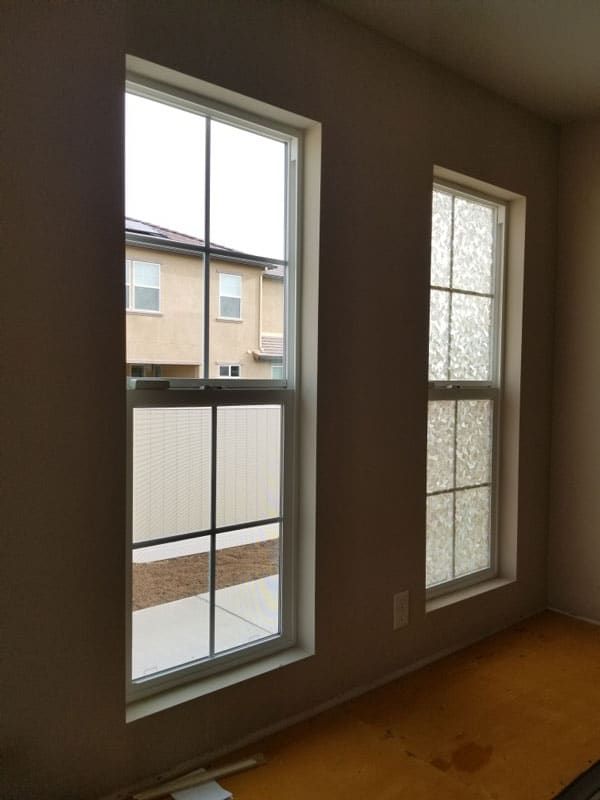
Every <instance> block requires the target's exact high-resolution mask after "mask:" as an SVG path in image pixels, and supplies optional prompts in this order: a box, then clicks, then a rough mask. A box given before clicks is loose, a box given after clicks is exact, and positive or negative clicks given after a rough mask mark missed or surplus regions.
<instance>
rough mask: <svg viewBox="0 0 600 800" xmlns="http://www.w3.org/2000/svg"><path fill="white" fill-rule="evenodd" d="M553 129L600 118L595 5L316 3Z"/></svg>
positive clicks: (503, 0) (446, 0) (508, 0)
mask: <svg viewBox="0 0 600 800" xmlns="http://www.w3.org/2000/svg"><path fill="white" fill-rule="evenodd" d="M321 1H322V2H324V3H325V4H326V5H329V6H332V7H334V8H337V9H338V10H340V11H343V12H344V13H345V14H347V15H348V16H350V17H353V18H354V19H356V20H358V21H359V22H361V23H363V24H365V25H367V26H369V27H370V28H374V29H375V30H377V31H380V32H381V33H384V34H386V35H387V36H389V37H391V38H393V39H396V40H397V41H398V42H401V43H402V44H404V45H405V46H407V47H409V48H411V49H412V50H414V51H416V52H417V53H420V54H421V55H423V56H425V57H427V58H429V59H431V60H432V61H437V62H438V63H439V64H443V65H444V66H445V67H448V68H449V69H452V70H454V71H455V72H457V73H459V74H461V75H463V76H464V77H466V78H468V79H470V80H472V81H474V82H475V83H478V84H480V85H481V86H485V87H487V88H488V89H492V90H493V91H495V92H498V94H501V95H503V96H504V97H507V98H508V99H510V100H513V101H514V102H517V103H519V104H521V105H523V106H525V107H526V108H529V109H530V110H532V111H534V112H536V113H538V114H540V115H542V116H544V117H547V118H549V119H551V120H554V121H557V122H563V121H567V120H571V119H579V118H586V117H596V116H600V0H321Z"/></svg>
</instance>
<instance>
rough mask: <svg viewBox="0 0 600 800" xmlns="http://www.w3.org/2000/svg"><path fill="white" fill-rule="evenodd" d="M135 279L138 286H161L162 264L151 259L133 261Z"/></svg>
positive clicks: (156, 287)
mask: <svg viewBox="0 0 600 800" xmlns="http://www.w3.org/2000/svg"><path fill="white" fill-rule="evenodd" d="M133 276H134V277H133V281H134V283H136V284H137V285H138V286H152V287H154V288H155V289H158V287H159V276H160V265H159V264H152V263H150V262H149V261H134V262H133Z"/></svg>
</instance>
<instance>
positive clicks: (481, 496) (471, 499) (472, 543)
mask: <svg viewBox="0 0 600 800" xmlns="http://www.w3.org/2000/svg"><path fill="white" fill-rule="evenodd" d="M490 495H491V493H490V487H489V486H483V487H481V488H478V489H465V490H464V491H459V492H456V522H455V525H456V530H455V540H456V541H455V555H454V559H455V573H456V576H457V577H460V576H461V575H467V574H469V573H471V572H477V571H479V570H482V569H485V568H486V567H489V565H490V500H491V496H490Z"/></svg>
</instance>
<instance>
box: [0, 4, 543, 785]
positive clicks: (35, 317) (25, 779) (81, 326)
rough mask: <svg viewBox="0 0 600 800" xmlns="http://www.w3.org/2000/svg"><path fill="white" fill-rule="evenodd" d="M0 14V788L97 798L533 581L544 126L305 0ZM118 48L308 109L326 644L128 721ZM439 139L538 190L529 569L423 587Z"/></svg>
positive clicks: (386, 664)
mask: <svg viewBox="0 0 600 800" xmlns="http://www.w3.org/2000/svg"><path fill="white" fill-rule="evenodd" d="M3 33H4V34H5V38H6V41H5V43H3V44H4V46H3V59H4V70H3V75H5V76H7V78H8V80H7V81H6V83H5V90H6V97H5V102H4V123H5V131H4V136H3V146H6V148H7V153H6V154H5V155H4V157H3V158H2V159H1V161H0V163H2V165H3V170H4V171H5V175H6V182H5V188H4V190H3V195H4V196H5V197H8V198H9V199H10V203H8V204H5V206H6V205H7V206H8V208H5V209H4V213H3V216H4V220H3V223H4V229H3V242H4V246H5V250H6V251H7V254H6V255H5V259H4V263H5V264H7V265H8V276H9V277H8V280H6V281H5V282H4V283H3V291H2V302H3V304H4V306H5V308H3V310H2V314H1V315H0V318H1V319H2V321H3V323H4V327H5V331H4V333H3V337H2V339H3V345H4V350H3V356H2V358H3V378H4V388H3V391H2V393H1V397H2V402H3V403H4V407H3V411H2V414H1V416H0V419H2V421H3V423H4V425H5V431H4V432H3V433H2V436H1V438H0V441H2V443H3V449H4V452H3V458H4V463H5V464H6V465H7V469H6V471H5V473H4V475H3V478H2V483H3V490H4V496H3V516H2V526H3V532H4V537H3V538H4V544H3V547H4V551H3V559H2V561H3V564H4V565H5V570H6V575H4V577H3V579H2V581H1V585H2V588H3V591H4V592H5V593H6V595H7V598H8V602H7V603H6V612H5V619H4V631H3V640H4V641H5V642H6V643H7V645H8V648H7V649H8V658H7V659H6V661H7V667H8V669H7V675H6V677H5V680H4V687H3V690H4V692H5V694H6V696H5V698H4V700H3V714H2V725H3V731H4V733H3V739H4V741H3V747H4V748H5V749H6V752H7V757H6V758H5V765H4V774H3V777H2V779H1V780H2V782H3V787H2V794H3V796H4V797H8V798H10V797H15V796H17V797H28V798H31V797H44V798H61V800H67V799H68V798H78V800H85V798H92V797H97V796H98V795H101V794H102V793H103V792H105V791H108V790H109V789H111V788H113V787H115V786H117V785H121V784H126V783H128V782H130V781H132V780H134V779H136V778H139V777H141V776H143V775H147V774H151V773H155V772H156V771H158V770H160V769H162V768H163V767H166V766H168V765H171V764H173V763H175V762H177V761H180V760H183V759H186V758H190V757H194V756H198V755H199V754H201V753H203V752H207V751H209V750H212V749H214V748H218V747H222V746H225V745H227V744H230V743H232V742H233V741H235V740H236V739H238V738H240V737H243V736H246V735H248V734H250V733H251V732H253V731H256V730H257V729H259V728H261V727H262V726H265V725H268V724H272V723H276V722H277V721H279V720H282V719H284V718H286V717H288V716H289V715H291V714H295V713H298V712H301V711H303V710H306V709H310V708H311V707H313V706H314V705H315V704H317V703H320V702H323V701H325V700H327V699H330V698H333V697H335V696H336V695H338V694H339V693H340V692H343V691H346V690H348V689H350V688H352V687H356V686H360V685H362V684H364V683H365V682H368V681H372V680H375V679H377V678H380V677H382V676H384V675H386V674H388V673H389V672H391V671H393V670H397V669H399V668H400V667H402V666H403V665H407V664H411V663H413V662H414V661H415V660H416V659H419V658H423V657H425V656H429V655H432V654H434V653H437V652H439V651H440V650H442V649H443V648H446V647H451V646H456V645H459V644H461V643H463V642H465V641H466V640H468V639H471V638H473V637H479V636H483V635H484V634H486V633H488V632H489V631H492V630H494V629H495V628H498V627H501V626H504V625H507V624H509V623H511V622H513V621H514V620H516V619H519V618H520V617H523V616H526V615H528V614H531V613H532V612H534V611H536V610H537V609H539V608H541V607H543V606H544V605H545V604H546V561H545V555H546V528H547V504H548V468H549V431H550V389H551V351H552V319H553V263H554V244H555V243H554V236H555V231H556V216H555V193H556V178H557V172H556V165H557V152H558V141H557V132H556V130H555V129H554V128H553V127H552V126H550V125H548V124H546V123H544V122H541V121H539V120H538V119H536V118H535V117H533V116H531V115H529V114H527V113H525V112H524V111H522V110H520V109H519V108H517V107H515V106H513V105H511V104H510V103H507V102H504V101H502V100H500V99H499V98H498V97H496V96H494V95H491V94H489V93H487V92H485V91H483V90H481V89H479V88H477V87H475V86H473V85H470V84H469V83H467V82H464V81H462V80H460V79H458V78H457V77H455V76H453V75H451V74H449V73H447V72H444V71H443V70H442V69H438V68H436V67H433V66H431V65H429V64H428V63H426V62H425V61H422V60H420V59H418V58H417V57H415V56H414V55H413V54H411V53H409V52H408V51H405V50H403V49H401V48H399V47H395V46H394V45H393V44H392V43H391V42H390V41H389V40H387V39H384V38H382V37H379V36H377V35H376V34H374V33H372V32H370V31H368V30H366V29H362V28H360V27H359V26H357V25H355V24H354V23H352V22H350V21H349V20H347V19H345V18H344V17H342V16H339V15H337V14H336V13H334V12H332V11H330V10H328V9H325V8H323V7H321V6H320V5H319V4H317V3H313V2H305V0H293V2H292V0H282V1H281V2H276V3H274V2H268V1H267V0H223V2H219V3H215V2H213V0H194V1H193V2H192V0H171V2H169V3H164V2H158V0H143V2H141V1H140V2H122V3H103V2H98V3H52V4H50V3H46V2H41V1H40V2H38V1H37V0H32V1H31V2H29V3H17V2H14V3H13V2H9V3H7V4H5V9H4V17H3ZM126 51H129V52H131V53H133V54H134V55H138V56H141V57H144V58H147V59H150V60H153V61H156V62H159V63H163V64H165V65H167V66H170V67H173V68H176V69H179V70H181V71H183V72H187V73H189V74H192V75H196V76H198V77H201V78H204V79H206V80H208V81H212V82H214V83H217V84H220V85H223V86H226V87H228V88H230V89H233V90H236V91H239V92H242V93H244V94H247V95H250V96H254V97H257V98H259V99H261V100H264V101H266V102H269V103H272V104H274V105H277V106H281V107H284V108H287V109H290V110H292V111H296V112H298V113H300V114H303V115H305V116H308V117H311V118H313V119H316V120H319V121H321V122H322V123H323V170H322V212H321V272H320V297H319V303H320V305H319V324H320V331H319V342H320V345H319V378H320V381H319V427H318V452H317V470H318V472H317V480H318V487H317V488H318V491H317V495H318V505H317V544H316V558H317V576H316V633H317V638H316V643H317V654H316V655H315V656H314V657H313V658H310V659H307V660H305V661H302V662H298V663H296V664H294V665H293V666H289V667H286V668H283V669H281V670H280V671H279V672H278V673H277V675H276V676H275V677H274V675H273V674H268V675H264V676H263V677H260V678H256V679H253V680H252V681H250V682H248V683H245V684H238V685H236V686H232V687H230V688H228V689H226V690H223V691H220V692H219V693H217V694H215V695H210V696H206V697H204V698H199V699H197V700H195V701H193V702H190V703H188V704H185V705H182V706H178V707H176V708H173V709H171V710H169V711H165V712H162V713H160V714H157V715H154V716H151V717H147V718H145V719H141V720H138V721H136V722H134V723H130V724H126V723H125V710H124V704H125V697H124V684H125V681H124V669H125V619H124V597H125V549H124V547H123V541H124V536H125V532H124V527H125V413H124V408H125V396H124V392H125V389H124V385H123V384H124V381H123V379H122V376H123V353H124V351H125V324H124V314H123V257H124V247H123V216H124V214H123V202H122V198H123V182H122V181H123V177H122V162H123V156H122V125H123V119H122V114H123V98H122V89H123V68H124V54H125V52H126ZM433 164H440V165H442V166H446V167H448V168H451V169H455V170H457V171H460V172H463V173H467V174H471V175H474V176H476V177H478V178H480V179H481V180H485V181H488V182H490V183H493V184H496V185H499V186H504V187H507V188H508V189H511V190H512V191H515V192H518V193H520V194H523V195H525V196H526V197H527V215H528V216H527V232H526V267H525V269H526V277H525V287H524V288H525V301H524V302H525V305H524V317H525V318H524V322H525V329H524V344H523V369H522V375H523V379H522V399H521V429H520V445H521V457H520V464H519V472H518V479H519V492H520V496H521V500H522V502H521V504H520V508H519V534H520V536H519V549H518V576H519V579H518V581H517V582H516V583H514V584H511V585H507V586H504V587H503V588H500V589H497V590H496V591H493V592H490V593H488V594H486V595H484V596H481V597H478V598H469V599H466V600H464V601H463V602H461V603H458V604H456V605H453V606H450V607H447V608H444V609H441V610H438V611H436V612H434V613H430V614H425V608H424V589H423V586H424V558H425V532H424V508H425V506H424V499H423V497H424V489H425V425H426V417H425V412H426V397H427V386H426V358H427V287H428V275H429V267H428V262H429V244H428V240H429V227H430V189H431V178H432V168H433ZM74 364H75V365H77V364H87V365H89V366H90V369H89V371H88V372H87V373H86V374H85V375H82V373H81V371H79V370H76V369H75V370H74V369H73V365H74ZM402 588H407V589H409V590H410V593H411V605H410V624H409V626H408V627H407V628H405V629H403V630H401V631H396V632H393V631H392V626H391V619H392V613H391V612H392V594H393V592H395V591H398V590H399V589H402Z"/></svg>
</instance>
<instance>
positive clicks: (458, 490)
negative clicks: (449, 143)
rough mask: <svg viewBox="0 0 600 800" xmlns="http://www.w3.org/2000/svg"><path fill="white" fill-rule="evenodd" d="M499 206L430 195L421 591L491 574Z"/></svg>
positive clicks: (451, 188) (437, 192)
mask: <svg viewBox="0 0 600 800" xmlns="http://www.w3.org/2000/svg"><path fill="white" fill-rule="evenodd" d="M505 222H506V204H505V203H504V202H502V201H500V200H497V199H494V198H493V197H489V196H486V195H484V194H479V193H478V192H473V191H471V190H467V189H464V188H461V187H460V186H456V185H453V184H450V183H448V184H446V183H443V182H436V183H434V187H433V197H432V233H431V287H430V316H429V400H428V422H427V499H426V586H427V591H428V595H429V596H435V595H437V594H441V593H445V592H448V591H450V590H453V589H458V588H461V587H463V586H467V585H470V584H473V583H476V582H480V581H483V580H485V579H488V578H491V577H493V576H495V575H496V573H497V551H498V541H497V531H498V505H499V504H498V497H499V485H498V484H499V469H498V466H499V447H500V441H501V437H500V400H501V393H502V331H503V325H502V317H503V315H502V308H503V302H502V298H503V283H504V249H505V248H504V238H505Z"/></svg>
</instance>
